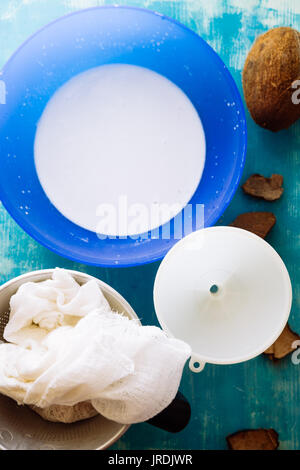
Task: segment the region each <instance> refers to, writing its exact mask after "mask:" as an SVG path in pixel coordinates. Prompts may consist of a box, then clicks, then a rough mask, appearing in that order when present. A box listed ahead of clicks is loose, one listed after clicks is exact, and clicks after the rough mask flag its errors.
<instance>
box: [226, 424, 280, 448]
mask: <svg viewBox="0 0 300 470" xmlns="http://www.w3.org/2000/svg"><path fill="white" fill-rule="evenodd" d="M226 440H227V444H228V447H229V449H230V450H275V449H277V447H278V446H279V441H278V433H277V432H276V431H274V429H245V430H243V431H238V432H235V433H234V434H230V436H227V437H226Z"/></svg>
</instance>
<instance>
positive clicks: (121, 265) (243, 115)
mask: <svg viewBox="0 0 300 470" xmlns="http://www.w3.org/2000/svg"><path fill="white" fill-rule="evenodd" d="M116 8H118V9H123V10H136V11H141V12H144V13H148V14H150V15H156V16H159V17H161V18H164V19H166V20H168V21H170V22H171V23H174V24H175V25H177V26H179V27H180V28H182V29H184V30H185V31H186V32H188V33H189V34H191V35H193V36H195V37H197V39H198V40H200V41H201V42H202V44H203V46H204V47H206V48H207V49H209V50H210V52H211V53H212V54H213V55H214V56H215V59H216V61H217V62H219V64H220V65H222V67H223V71H224V74H225V75H226V76H227V78H228V79H229V82H230V83H231V86H232V88H233V90H234V92H235V94H236V99H237V101H238V105H239V110H240V113H241V120H242V121H243V122H244V127H243V132H244V134H243V136H244V137H243V144H242V145H241V164H240V171H239V174H238V176H237V178H236V180H235V181H233V182H232V185H231V188H230V191H228V193H227V195H226V196H227V197H226V201H225V202H224V203H223V204H222V209H221V213H220V214H218V215H216V216H214V217H211V218H210V219H209V220H208V223H207V224H206V226H208V227H210V226H212V225H214V224H215V223H216V222H217V221H218V219H219V218H220V217H221V216H222V214H223V213H224V212H225V210H226V209H227V207H228V205H229V204H230V202H231V200H232V198H233V196H234V194H235V192H236V190H237V188H238V185H239V182H240V180H241V177H242V173H243V170H244V166H245V159H246V152H247V124H246V113H245V108H244V104H243V101H242V98H241V95H240V92H239V89H238V87H237V85H236V83H235V81H234V79H233V77H232V75H231V73H230V72H229V70H228V67H227V66H226V65H225V63H224V62H223V60H222V59H221V57H220V56H219V55H218V53H217V52H216V51H215V50H214V49H213V48H212V47H211V46H210V45H209V44H208V43H207V42H206V41H205V40H204V39H203V38H202V37H201V36H199V34H197V33H196V32H194V31H193V30H191V29H190V28H188V27H187V26H185V25H184V24H182V23H180V22H179V21H177V20H175V19H174V18H171V17H169V16H167V15H164V14H162V13H159V12H157V11H155V10H150V9H148V8H142V7H136V6H130V5H99V6H94V7H89V8H83V9H80V10H76V11H72V12H70V13H66V14H65V15H62V16H60V17H59V18H56V19H55V20H53V21H50V22H49V23H47V24H46V25H44V26H42V27H41V28H39V29H37V31H35V32H34V33H33V34H31V35H30V36H29V37H28V38H27V39H26V40H25V41H24V42H22V44H21V45H20V46H19V47H18V48H17V49H16V50H15V51H14V52H13V54H12V55H11V56H10V58H9V59H8V60H7V61H6V63H5V64H4V66H3V67H2V68H1V69H0V72H2V71H4V69H5V67H6V66H7V65H8V64H9V63H10V62H11V61H12V60H13V59H14V57H15V56H16V55H17V54H18V53H19V51H20V50H22V49H23V47H25V46H26V44H27V43H28V42H29V41H31V39H32V38H34V37H35V36H37V35H38V34H40V33H41V32H42V31H44V30H46V29H47V28H49V27H51V26H52V25H53V24H55V23H57V22H59V21H63V20H64V19H65V18H68V17H71V16H73V15H79V14H82V13H84V12H86V11H91V10H100V9H116ZM0 201H1V202H2V205H3V206H4V207H5V209H6V210H7V212H8V213H9V215H10V216H11V217H12V218H13V219H14V221H15V222H16V223H17V224H18V225H19V227H21V228H22V230H24V231H25V232H26V233H27V234H28V235H29V236H30V237H31V238H33V239H34V240H35V241H37V242H38V243H39V244H41V245H42V246H44V247H45V248H47V249H49V250H50V251H52V252H53V253H55V254H57V255H59V256H62V257H64V258H67V259H69V260H71V261H75V262H79V263H84V264H86V265H89V266H101V267H104V268H109V267H114V268H127V267H134V266H140V265H144V264H149V263H154V262H156V261H160V260H162V258H164V256H165V255H166V254H167V252H168V251H169V250H170V249H171V248H172V246H173V245H174V244H175V243H176V242H177V240H173V243H172V244H171V246H169V247H165V248H163V249H162V250H161V251H160V253H159V255H156V256H153V257H152V258H151V259H149V258H148V259H139V261H137V262H136V261H133V262H129V263H128V262H125V263H122V260H121V259H119V264H118V265H116V264H113V263H105V262H104V263H103V262H101V263H95V262H92V261H86V260H85V259H83V258H80V257H76V256H75V257H72V256H71V255H69V254H65V253H64V252H63V250H59V249H56V248H55V247H53V246H52V245H51V244H50V243H48V242H47V241H46V240H45V239H44V238H43V237H40V236H39V235H36V234H35V233H33V232H34V231H31V229H30V228H26V229H25V227H24V224H23V220H22V219H20V220H19V217H18V215H17V214H16V213H14V211H13V210H10V209H9V208H8V206H9V203H6V201H3V200H2V197H1V186H0Z"/></svg>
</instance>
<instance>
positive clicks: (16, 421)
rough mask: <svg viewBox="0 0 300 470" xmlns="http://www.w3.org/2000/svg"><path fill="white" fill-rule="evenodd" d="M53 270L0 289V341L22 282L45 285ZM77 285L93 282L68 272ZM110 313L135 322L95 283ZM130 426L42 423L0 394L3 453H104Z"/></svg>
mask: <svg viewBox="0 0 300 470" xmlns="http://www.w3.org/2000/svg"><path fill="white" fill-rule="evenodd" d="M53 271H54V269H46V270H42V271H34V272H30V273H27V274H23V275H22V276H19V277H16V278H14V279H12V280H11V281H9V282H7V283H6V284H4V285H3V286H1V287H0V340H2V341H3V340H4V339H3V330H4V328H5V325H6V323H7V321H8V317H9V300H10V298H11V296H12V295H13V294H15V292H16V291H17V289H18V288H19V286H20V285H21V284H23V283H24V282H28V281H33V282H39V281H44V280H45V279H48V278H50V277H51V275H52V273H53ZM69 273H70V274H71V275H72V276H73V277H74V279H75V280H76V281H77V282H78V283H79V284H84V283H85V282H87V281H88V280H90V279H96V278H93V277H92V276H89V275H88V274H84V273H80V272H77V271H69ZM96 281H97V282H98V284H99V286H100V287H101V289H102V291H103V293H104V295H105V297H106V299H107V300H108V302H109V304H110V306H111V307H112V309H113V310H115V311H118V312H123V313H124V314H125V315H127V316H128V317H129V318H135V319H138V318H137V316H136V314H135V312H134V311H133V309H132V308H131V307H130V305H129V304H128V303H127V302H126V300H125V299H124V298H123V297H122V296H121V295H120V294H118V292H116V291H115V290H114V289H112V288H111V287H110V286H108V285H107V284H105V283H104V282H102V281H99V279H96ZM128 427H129V426H127V425H124V424H118V423H115V422H113V421H109V420H108V419H106V418H104V417H103V416H100V415H99V416H96V417H94V418H90V419H87V420H85V421H78V422H77V423H73V424H63V423H51V422H48V421H45V420H43V419H42V418H41V417H40V416H38V415H37V414H36V413H35V412H34V411H32V410H31V409H30V408H28V407H27V406H18V405H17V403H16V402H15V401H14V400H11V399H10V398H8V397H5V396H3V395H1V394H0V449H2V450H55V449H57V450H86V449H97V450H100V449H106V448H107V447H109V446H111V445H112V444H113V443H114V442H115V441H117V440H118V439H119V438H120V437H121V436H122V435H123V434H124V433H125V432H126V431H127V429H128Z"/></svg>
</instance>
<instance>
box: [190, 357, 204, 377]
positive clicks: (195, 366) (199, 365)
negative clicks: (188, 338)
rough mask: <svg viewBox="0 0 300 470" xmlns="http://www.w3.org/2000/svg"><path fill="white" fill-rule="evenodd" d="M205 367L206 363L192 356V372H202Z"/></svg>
mask: <svg viewBox="0 0 300 470" xmlns="http://www.w3.org/2000/svg"><path fill="white" fill-rule="evenodd" d="M204 367H205V362H203V361H201V360H200V359H199V358H198V357H197V356H195V355H194V356H192V357H191V359H190V362H189V368H190V370H191V371H192V372H196V373H198V372H202V371H203V369H204Z"/></svg>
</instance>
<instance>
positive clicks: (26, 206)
mask: <svg viewBox="0 0 300 470" xmlns="http://www.w3.org/2000/svg"><path fill="white" fill-rule="evenodd" d="M108 63H126V64H134V65H139V66H143V67H148V68H149V69H152V70H154V71H156V72H158V73H160V74H162V75H164V76H166V77H167V78H169V79H170V80H171V81H173V82H174V83H175V84H176V85H178V86H179V87H180V88H181V89H182V90H183V91H184V92H185V93H186V94H187V96H188V97H189V98H190V100H191V101H192V103H193V104H194V106H195V108H196V109H197V111H198V113H199V116H200V118H201V120H202V124H203V127H204V131H205V136H206V145H207V154H206V163H205V168H204V172H203V176H202V179H201V181H200V183H199V186H198V188H197V190H196V192H195V193H194V195H193V197H192V199H191V201H190V203H191V204H193V205H194V206H195V204H200V203H201V204H204V208H205V209H204V225H205V226H206V227H207V226H210V225H213V224H214V223H215V222H216V221H217V219H218V218H219V217H220V216H221V214H222V213H223V211H224V210H225V208H226V207H227V205H228V204H229V202H230V200H231V198H232V196H233V194H234V192H235V190H236V188H237V186H238V182H239V180H240V176H241V173H242V170H243V165H244V160H245V153H246V121H245V114H244V108H243V104H242V101H241V97H240V95H239V92H238V90H237V87H236V85H235V83H234V80H233V78H232V76H231V75H230V73H229V71H228V70H227V68H226V67H225V65H224V63H223V62H222V61H221V59H220V58H219V56H218V55H217V54H216V53H215V52H214V51H213V49H211V47H210V46H208V44H207V43H206V42H205V41H204V40H203V39H201V38H200V37H199V36H198V35H197V34H195V33H193V32H192V31H190V30H189V29H187V28H186V27H185V26H183V25H181V24H179V23H177V22H176V21H174V20H171V19H169V18H167V17H165V16H162V15H160V14H157V13H154V12H151V11H148V10H143V9H137V8H130V7H98V8H91V9H87V10H81V11H78V12H76V13H73V14H70V15H68V16H65V17H63V18H60V19H58V20H57V21H54V22H53V23H50V24H49V25H47V26H46V27H44V28H43V29H41V30H40V31H38V32H37V33H36V34H34V35H33V36H32V37H30V38H29V39H28V40H27V41H26V42H25V43H24V44H23V45H22V46H21V47H20V48H19V49H18V50H17V51H16V52H15V54H14V55H13V56H12V57H11V58H10V60H9V61H8V62H7V64H6V65H5V67H4V68H3V73H2V77H0V78H2V80H3V81H4V83H5V86H6V92H7V94H6V104H0V149H1V150H0V159H1V160H0V165H1V173H0V197H1V200H2V203H3V205H4V206H5V207H6V209H7V210H8V212H9V213H10V214H11V216H12V217H13V218H14V219H15V220H16V222H17V223H18V224H19V225H20V226H21V227H22V228H23V229H24V230H25V231H26V232H27V233H28V234H29V235H31V236H32V237H33V238H34V239H35V240H37V241H38V242H39V243H41V244H42V245H44V246H46V247H47V248H49V249H50V250H53V251H54V252H56V253H58V254H59V255H62V256H65V257H67V258H70V259H73V260H76V261H79V262H83V263H87V264H93V265H98V266H133V265H138V264H143V263H148V262H151V261H155V260H158V259H161V258H162V257H163V256H164V255H165V254H166V253H167V251H168V250H169V249H170V248H171V247H172V245H173V244H174V243H176V240H175V239H174V236H173V234H172V233H171V238H170V239H169V240H165V239H149V238H146V237H144V236H141V237H140V238H138V239H135V240H133V239H131V238H128V239H114V240H112V239H105V240H101V239H99V237H98V236H97V235H96V234H95V233H93V232H90V231H88V230H85V229H83V228H81V227H79V226H77V225H75V224H73V223H72V222H70V221H69V220H67V219H66V218H65V217H64V216H63V215H62V214H60V213H59V212H58V211H57V209H56V208H55V207H54V206H53V205H52V204H51V202H50V201H49V199H48V198H47V196H46V195H45V193H44V191H43V189H42V187H41V185H40V183H39V180H38V177H37V173H36V170H35V165H34V157H33V144H34V138H35V132H36V126H37V123H38V121H39V118H40V116H41V114H42V112H43V109H44V107H45V105H46V103H47V102H48V100H49V99H50V97H51V96H52V95H53V93H54V92H55V91H56V90H57V88H58V87H60V86H61V85H62V84H63V83H65V82H66V81H67V80H69V79H70V78H71V77H73V76H74V75H76V74H78V73H80V72H83V71H85V70H87V69H89V68H91V67H96V66H99V65H101V64H108ZM186 234H187V233H186Z"/></svg>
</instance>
